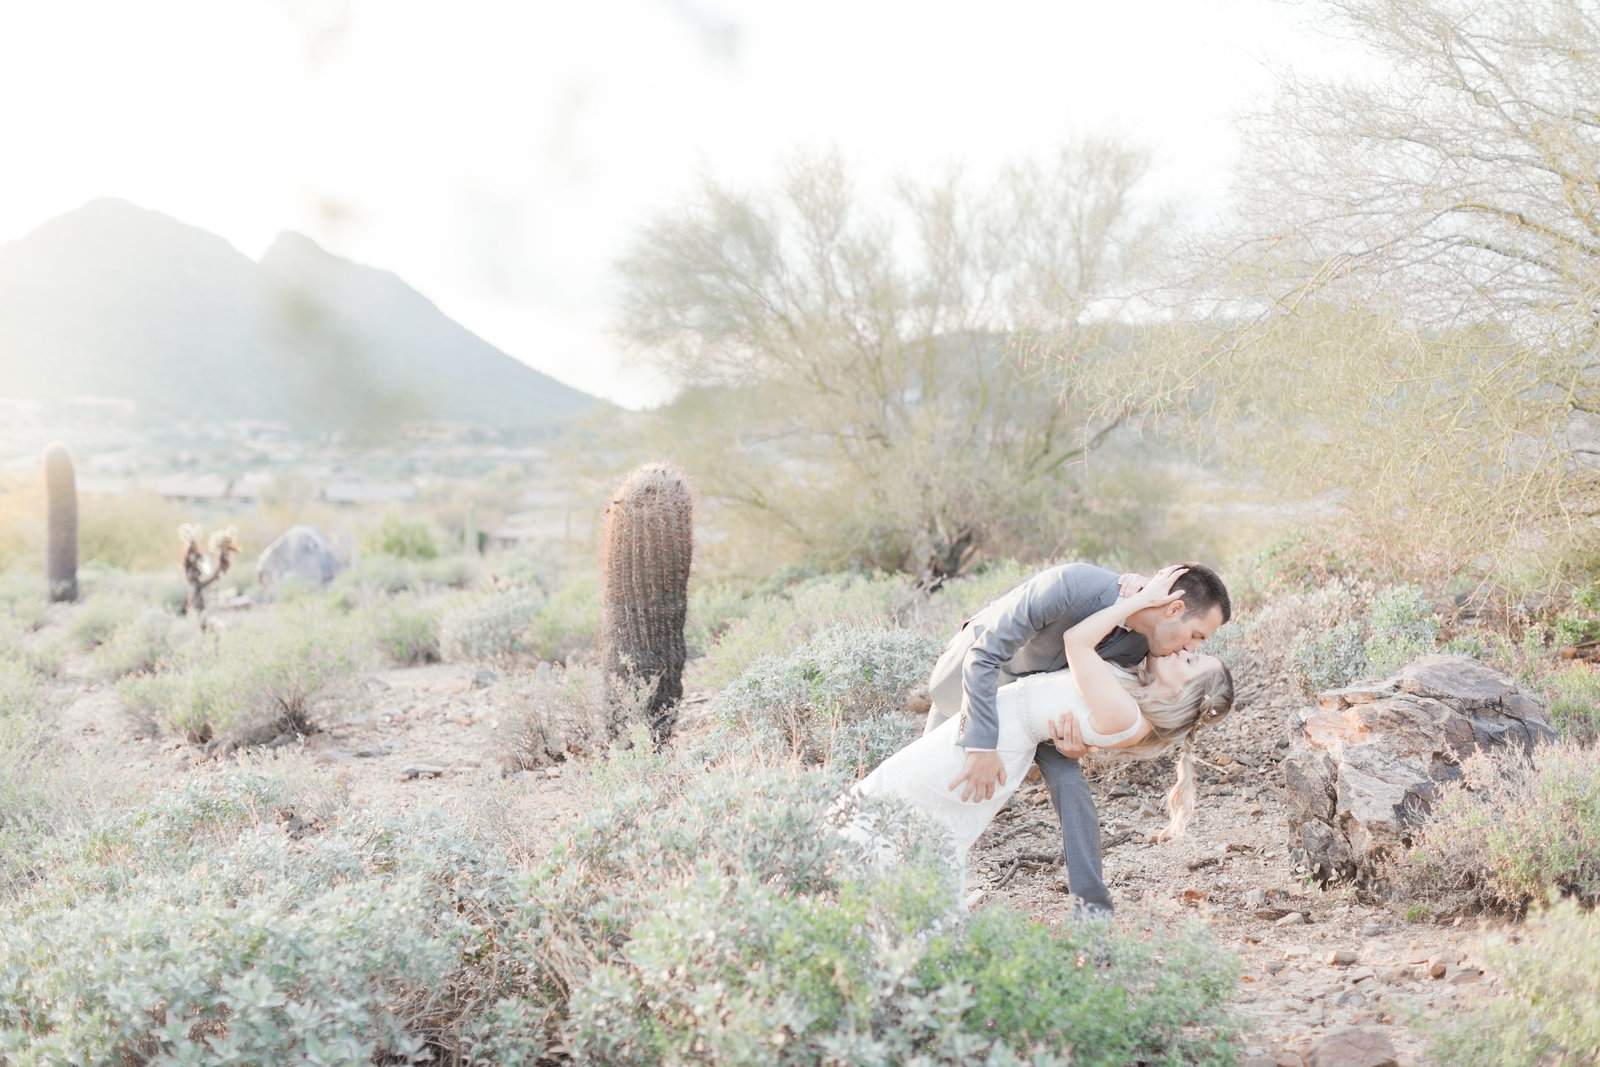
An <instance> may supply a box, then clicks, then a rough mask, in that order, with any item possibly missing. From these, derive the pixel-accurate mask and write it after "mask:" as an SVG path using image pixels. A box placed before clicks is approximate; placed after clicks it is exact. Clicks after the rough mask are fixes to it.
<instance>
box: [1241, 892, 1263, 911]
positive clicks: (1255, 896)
mask: <svg viewBox="0 0 1600 1067" xmlns="http://www.w3.org/2000/svg"><path fill="white" fill-rule="evenodd" d="M1266 904H1267V891H1266V890H1265V889H1252V890H1250V891H1249V892H1248V893H1246V894H1245V895H1244V906H1245V907H1247V908H1264V907H1266Z"/></svg>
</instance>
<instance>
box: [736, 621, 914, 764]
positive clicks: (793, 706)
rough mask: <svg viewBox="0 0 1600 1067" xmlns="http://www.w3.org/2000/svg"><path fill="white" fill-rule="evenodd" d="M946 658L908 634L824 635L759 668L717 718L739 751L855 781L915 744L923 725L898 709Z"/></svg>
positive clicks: (861, 631)
mask: <svg viewBox="0 0 1600 1067" xmlns="http://www.w3.org/2000/svg"><path fill="white" fill-rule="evenodd" d="M940 650H941V645H940V643H939V641H938V640H937V639H935V638H932V637H928V636H926V635H924V634H919V633H915V632H913V631H910V630H899V629H893V628H890V627H872V628H867V627H837V628H834V629H830V630H824V631H823V632H821V633H819V634H817V635H816V636H815V637H814V638H812V639H811V640H810V641H808V642H807V643H805V644H803V645H801V646H800V647H799V648H796V649H795V650H794V651H793V652H790V653H789V654H788V655H786V656H762V657H761V658H760V659H758V660H756V661H755V662H754V663H752V664H751V665H750V667H749V669H747V670H746V671H745V672H744V673H743V674H742V675H740V676H739V678H738V679H737V680H736V681H735V682H733V683H732V684H731V685H729V686H728V687H727V688H726V689H724V690H723V691H722V693H721V694H719V695H718V697H717V699H716V702H715V703H714V704H713V705H712V710H713V712H715V713H716V715H717V716H718V718H719V719H721V720H722V721H723V722H724V723H725V724H726V725H727V726H728V727H729V728H730V729H731V730H733V731H735V732H736V733H738V734H739V735H740V738H741V739H740V740H738V741H737V742H736V743H737V744H739V745H748V744H753V745H755V746H757V747H758V748H760V749H762V750H765V751H766V752H768V753H771V754H773V755H778V756H783V755H790V754H792V755H795V756H798V757H800V758H801V759H804V760H808V761H812V762H822V763H830V764H833V765H834V766H836V767H838V768H839V769H840V770H842V771H847V772H850V773H856V772H859V771H862V770H864V769H865V768H867V767H870V766H872V765H873V764H875V763H877V762H878V761H879V760H882V759H883V758H884V757H886V756H888V755H889V754H890V753H892V752H893V751H895V749H897V748H899V747H900V746H901V745H904V744H905V743H906V742H907V741H909V740H911V739H912V738H913V737H915V736H916V734H917V732H918V728H919V725H920V724H918V723H915V722H913V721H912V720H911V719H909V718H907V717H906V716H904V715H901V714H899V711H898V709H899V707H900V704H901V701H902V699H903V698H904V696H905V693H906V690H908V689H910V688H911V687H912V686H914V685H917V684H918V683H919V682H922V681H924V680H926V678H927V677H928V673H929V671H931V670H932V667H933V662H934V660H935V659H937V658H938V655H939V652H940ZM743 738H748V741H745V740H743Z"/></svg>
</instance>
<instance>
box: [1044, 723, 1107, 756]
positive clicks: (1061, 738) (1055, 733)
mask: <svg viewBox="0 0 1600 1067" xmlns="http://www.w3.org/2000/svg"><path fill="white" fill-rule="evenodd" d="M1050 740H1051V741H1052V742H1054V743H1055V746H1056V751H1057V752H1059V753H1061V754H1062V755H1063V756H1065V757H1067V758H1068V759H1082V758H1083V757H1085V756H1092V755H1094V754H1095V753H1096V752H1099V751H1100V749H1099V748H1098V747H1096V746H1094V745H1086V744H1084V743H1083V731H1082V730H1081V729H1080V728H1079V726H1078V719H1077V717H1076V716H1074V715H1068V714H1066V713H1065V712H1063V713H1062V714H1061V715H1059V716H1057V717H1056V718H1054V719H1051V720H1050Z"/></svg>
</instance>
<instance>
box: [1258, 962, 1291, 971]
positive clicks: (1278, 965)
mask: <svg viewBox="0 0 1600 1067" xmlns="http://www.w3.org/2000/svg"><path fill="white" fill-rule="evenodd" d="M1287 966H1288V964H1286V963H1284V962H1283V961H1282V960H1268V961H1267V962H1266V963H1263V964H1262V965H1261V969H1262V970H1263V971H1266V972H1267V973H1268V974H1277V973H1278V972H1279V971H1281V970H1283V969H1284V968H1285V967H1287Z"/></svg>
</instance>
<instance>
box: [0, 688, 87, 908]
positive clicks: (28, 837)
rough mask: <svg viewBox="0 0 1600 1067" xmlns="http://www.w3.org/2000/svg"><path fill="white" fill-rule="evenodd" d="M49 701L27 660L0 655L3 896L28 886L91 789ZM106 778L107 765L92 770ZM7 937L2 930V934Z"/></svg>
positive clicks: (0, 859) (0, 871) (0, 880)
mask: <svg viewBox="0 0 1600 1067" xmlns="http://www.w3.org/2000/svg"><path fill="white" fill-rule="evenodd" d="M47 710H48V700H47V698H46V694H45V691H44V689H43V687H42V686H40V685H39V682H38V679H37V677H36V676H35V675H34V673H33V671H31V670H30V669H29V668H28V666H27V665H26V664H25V663H22V662H21V661H19V660H16V659H11V658H0V897H4V896H9V895H12V894H14V893H15V892H17V891H18V890H19V889H20V888H21V887H23V886H25V885H26V884H27V882H28V881H29V880H30V879H31V878H32V876H33V874H34V871H35V869H36V868H37V866H38V865H39V864H40V863H41V862H42V861H43V859H44V857H45V855H46V852H47V848H48V846H49V844H50V842H51V841H52V840H53V839H54V838H55V837H56V836H57V835H58V834H59V833H61V832H63V831H64V830H65V829H66V828H67V824H68V823H69V822H71V821H72V820H73V819H75V818H76V817H77V816H78V815H79V814H80V813H81V812H82V811H83V807H84V804H85V803H86V801H87V798H88V794H89V793H90V792H92V791H93V790H92V789H91V788H90V787H89V786H88V783H86V782H85V781H84V773H83V771H84V768H83V767H82V765H81V764H78V763H76V762H71V761H68V760H66V759H64V758H63V757H64V756H65V755H66V753H65V750H64V749H63V747H62V745H61V743H60V742H59V740H58V739H57V738H56V735H55V732H54V730H53V729H52V728H51V726H50V725H49V723H48V722H47V721H46V720H45V719H44V718H43V717H42V716H43V715H44V713H45V712H46V711H47ZM90 773H92V774H94V775H95V776H96V777H97V778H100V779H101V780H102V782H103V781H104V779H105V771H104V768H95V769H94V770H93V771H92V772H90ZM0 936H3V935H0Z"/></svg>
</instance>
